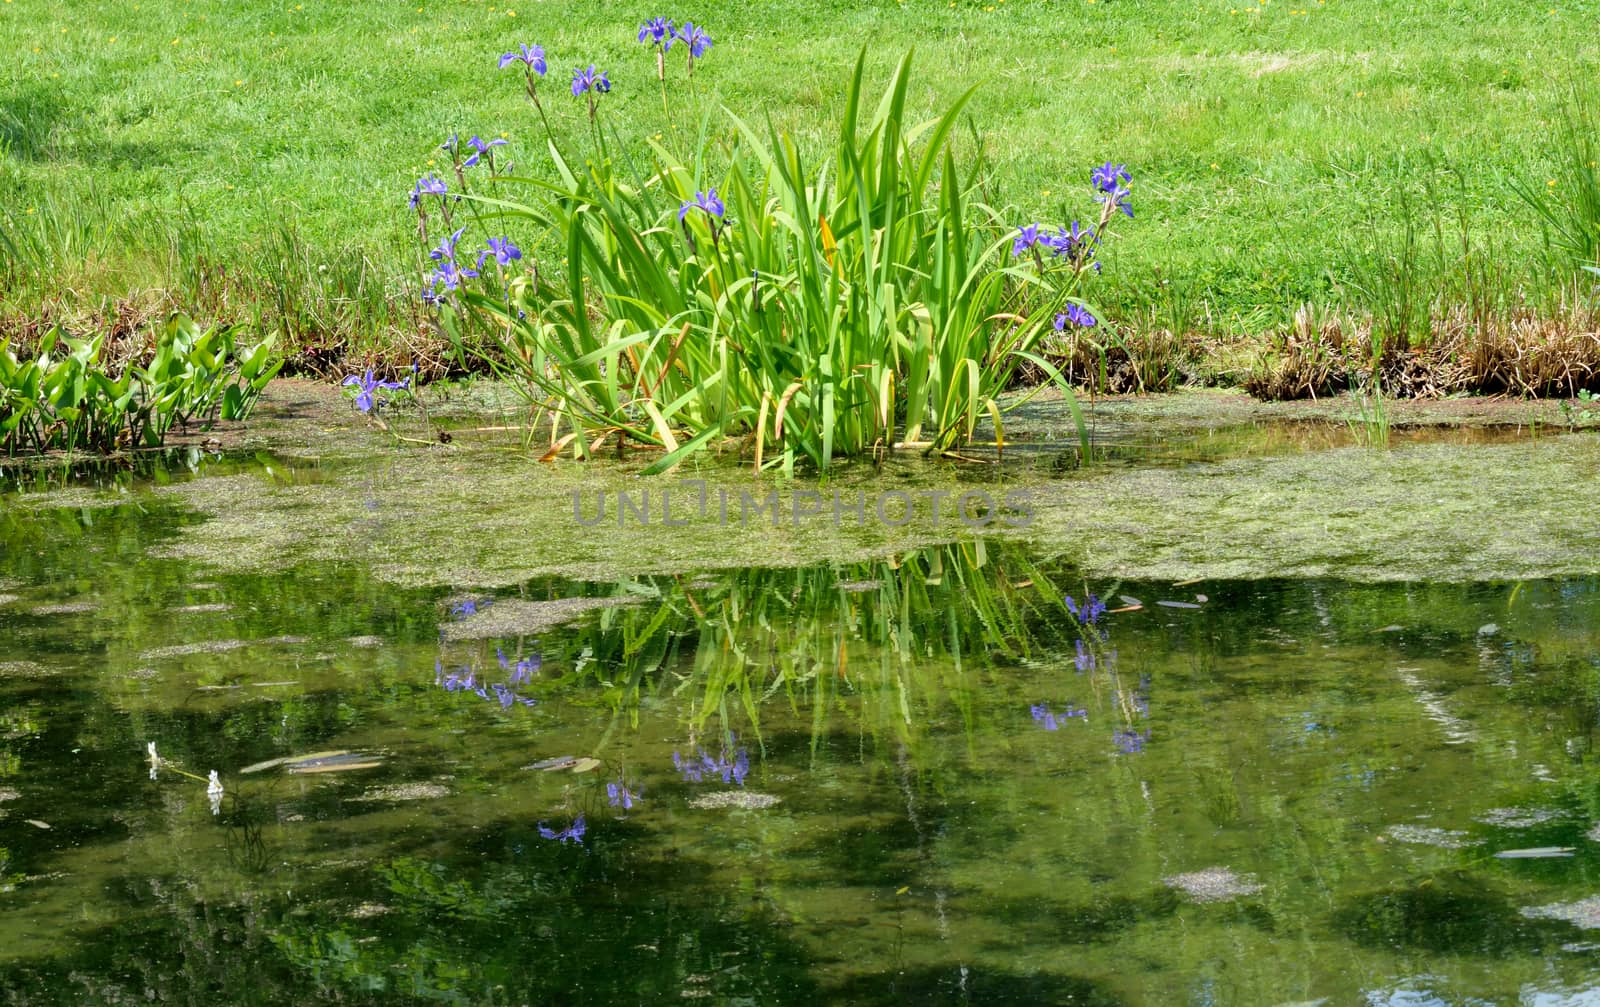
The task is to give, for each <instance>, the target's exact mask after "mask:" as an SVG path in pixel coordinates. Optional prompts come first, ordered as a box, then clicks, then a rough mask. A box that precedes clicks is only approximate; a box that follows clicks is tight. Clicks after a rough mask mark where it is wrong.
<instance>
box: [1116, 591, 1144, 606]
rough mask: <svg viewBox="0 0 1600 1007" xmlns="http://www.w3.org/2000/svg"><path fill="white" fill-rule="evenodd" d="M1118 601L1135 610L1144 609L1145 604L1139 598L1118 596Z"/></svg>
mask: <svg viewBox="0 0 1600 1007" xmlns="http://www.w3.org/2000/svg"><path fill="white" fill-rule="evenodd" d="M1117 600H1118V601H1120V602H1122V603H1123V604H1124V605H1131V606H1133V607H1134V608H1143V607H1144V602H1142V601H1140V600H1139V599H1138V598H1135V597H1134V596H1133V595H1131V594H1119V595H1117Z"/></svg>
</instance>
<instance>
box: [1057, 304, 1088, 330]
mask: <svg viewBox="0 0 1600 1007" xmlns="http://www.w3.org/2000/svg"><path fill="white" fill-rule="evenodd" d="M1068 323H1071V324H1072V325H1075V326H1077V327H1078V328H1080V329H1088V328H1093V327H1094V324H1095V318H1094V316H1093V315H1091V314H1089V311H1088V309H1087V308H1085V307H1083V306H1082V305H1080V304H1069V305H1067V310H1065V311H1063V312H1061V314H1059V315H1057V316H1056V331H1057V332H1060V331H1061V330H1063V329H1065V328H1066V327H1067V325H1068Z"/></svg>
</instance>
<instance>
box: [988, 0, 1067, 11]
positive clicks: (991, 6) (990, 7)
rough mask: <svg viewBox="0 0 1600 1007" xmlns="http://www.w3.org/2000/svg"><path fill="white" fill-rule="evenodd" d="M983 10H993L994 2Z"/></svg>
mask: <svg viewBox="0 0 1600 1007" xmlns="http://www.w3.org/2000/svg"><path fill="white" fill-rule="evenodd" d="M1089 2H1090V3H1094V0H1089ZM984 10H985V11H991V10H994V4H990V5H989V6H987V7H985V8H984Z"/></svg>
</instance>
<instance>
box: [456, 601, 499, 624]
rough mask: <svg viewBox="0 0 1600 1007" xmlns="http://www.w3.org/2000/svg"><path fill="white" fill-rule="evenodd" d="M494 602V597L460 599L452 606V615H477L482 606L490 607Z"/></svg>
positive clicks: (463, 617) (459, 617)
mask: <svg viewBox="0 0 1600 1007" xmlns="http://www.w3.org/2000/svg"><path fill="white" fill-rule="evenodd" d="M493 604H494V599H493V598H468V599H466V600H465V601H458V602H456V603H455V604H454V605H451V606H450V617H451V618H452V619H465V618H466V617H467V616H469V615H477V614H478V610H479V609H480V608H488V607H489V606H490V605H493Z"/></svg>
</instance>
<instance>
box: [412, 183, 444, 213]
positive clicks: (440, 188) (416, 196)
mask: <svg viewBox="0 0 1600 1007" xmlns="http://www.w3.org/2000/svg"><path fill="white" fill-rule="evenodd" d="M449 191H450V190H449V189H448V188H447V187H446V186H445V184H444V180H443V179H442V178H440V177H439V176H438V175H423V176H422V177H421V178H419V179H417V184H416V185H415V186H413V187H412V189H411V208H412V209H413V210H415V209H416V208H417V204H418V203H420V202H421V201H422V197H423V196H439V197H443V196H444V195H445V194H446V193H448V192H449Z"/></svg>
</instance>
